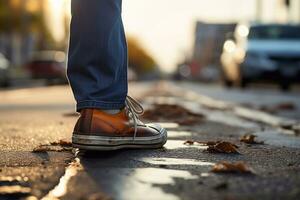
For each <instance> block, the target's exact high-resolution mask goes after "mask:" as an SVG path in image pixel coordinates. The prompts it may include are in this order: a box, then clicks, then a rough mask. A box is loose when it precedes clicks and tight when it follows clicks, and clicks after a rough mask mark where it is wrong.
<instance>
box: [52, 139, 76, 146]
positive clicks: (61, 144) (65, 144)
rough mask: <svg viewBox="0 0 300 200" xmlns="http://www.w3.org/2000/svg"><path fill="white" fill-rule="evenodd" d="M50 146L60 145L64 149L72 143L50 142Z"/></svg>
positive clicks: (63, 141) (62, 141) (64, 141)
mask: <svg viewBox="0 0 300 200" xmlns="http://www.w3.org/2000/svg"><path fill="white" fill-rule="evenodd" d="M50 144H51V145H60V146H64V147H72V142H71V141H68V140H59V141H58V142H51V143H50Z"/></svg>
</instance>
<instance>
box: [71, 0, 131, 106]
mask: <svg viewBox="0 0 300 200" xmlns="http://www.w3.org/2000/svg"><path fill="white" fill-rule="evenodd" d="M121 7H122V0H72V21H71V30H70V44H69V54H68V68H67V75H68V79H69V82H70V85H71V88H72V91H73V93H74V97H75V99H76V102H77V106H76V108H77V111H80V110H81V109H83V108H98V109H103V110H106V109H120V108H123V107H124V104H125V99H126V96H127V91H128V86H127V61H128V58H127V57H128V55H127V43H126V38H125V33H124V28H123V23H122V18H121V9H122V8H121Z"/></svg>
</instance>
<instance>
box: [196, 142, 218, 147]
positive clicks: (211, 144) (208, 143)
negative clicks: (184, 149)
mask: <svg viewBox="0 0 300 200" xmlns="http://www.w3.org/2000/svg"><path fill="white" fill-rule="evenodd" d="M220 142H221V141H208V142H201V141H197V143H199V144H201V145H206V146H213V145H216V144H218V143H220Z"/></svg>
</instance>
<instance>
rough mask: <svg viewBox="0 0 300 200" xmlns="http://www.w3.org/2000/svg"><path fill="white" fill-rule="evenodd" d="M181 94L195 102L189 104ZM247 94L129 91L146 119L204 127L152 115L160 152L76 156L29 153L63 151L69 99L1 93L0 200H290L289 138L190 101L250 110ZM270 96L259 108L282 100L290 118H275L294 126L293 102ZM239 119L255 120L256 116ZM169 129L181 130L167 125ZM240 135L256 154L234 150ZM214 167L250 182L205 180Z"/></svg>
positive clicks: (165, 87)
mask: <svg viewBox="0 0 300 200" xmlns="http://www.w3.org/2000/svg"><path fill="white" fill-rule="evenodd" d="M199 88H200V89H199ZM189 91H193V92H194V93H195V95H194V96H193V98H189V94H188V93H187V92H189ZM205 91H209V92H210V93H209V94H208V93H206V92H205ZM233 92H234V94H235V96H234V95H232V93H233ZM255 92H256V91H255V89H251V91H225V90H221V89H220V88H219V87H215V86H208V85H199V84H198V83H180V84H178V83H173V82H159V83H154V82H148V83H132V84H131V85H130V93H133V94H134V95H133V96H134V97H136V98H138V99H139V100H140V101H142V102H143V104H144V105H145V108H146V109H148V110H151V109H152V108H153V106H154V105H157V104H167V105H169V104H175V105H178V106H179V107H180V108H184V109H187V110H189V111H190V112H192V113H197V114H199V115H203V119H201V120H198V121H193V120H187V119H182V118H181V116H180V115H178V116H176V117H175V118H172V119H168V118H165V117H164V116H163V115H160V116H155V110H154V119H155V121H154V122H159V123H161V124H162V125H163V126H164V127H166V128H167V129H168V132H169V141H168V142H167V144H166V145H165V147H164V148H163V149H157V150H122V151H115V152H82V151H78V150H76V149H73V150H70V149H65V150H64V149H62V150H61V151H56V149H55V148H54V149H48V150H47V149H46V151H41V152H38V153H34V152H32V151H33V149H34V148H36V147H38V146H39V145H49V146H51V144H50V143H51V142H59V141H60V140H64V141H70V138H71V133H72V129H73V126H74V123H75V122H76V119H77V117H78V116H77V115H76V114H75V113H74V101H73V97H72V94H71V90H70V89H69V88H68V87H67V86H53V87H40V88H31V89H15V90H7V91H0V99H1V102H0V199H9V200H10V199H27V200H34V199H46V200H47V199H71V200H73V199H74V200H76V199H87V200H95V199H120V200H122V199H126V200H127V199H128V200H131V199H162V200H164V199H166V200H169V199H170V200H177V199H193V200H194V199H224V200H225V199H233V200H234V199H239V200H240V199H299V197H300V187H299V185H300V149H299V148H300V138H299V136H297V135H296V133H294V132H293V131H290V130H289V131H287V130H285V129H284V128H282V127H276V126H272V125H270V124H267V123H262V122H259V121H256V120H249V119H246V118H243V117H241V116H238V115H236V113H234V112H232V110H230V109H228V110H227V109H220V106H219V104H218V105H215V108H212V107H213V106H214V103H213V101H210V99H206V101H210V102H207V103H205V102H204V101H197V100H196V99H197V98H203V94H204V95H207V96H209V97H211V98H214V99H218V100H222V101H223V100H224V101H229V102H232V103H234V104H235V103H239V104H241V103H249V101H250V102H251V103H252V104H256V102H258V104H259V103H261V102H260V99H259V94H260V93H261V90H259V91H258V92H257V93H255ZM271 93H272V95H269V96H268V93H264V96H262V99H264V100H262V101H264V102H267V100H266V99H268V98H269V99H273V101H272V102H273V103H274V104H276V103H280V102H282V101H284V102H286V101H287V99H286V98H287V97H286V96H288V97H289V98H290V99H288V101H292V100H293V102H294V103H295V104H296V106H297V108H296V109H293V110H290V113H291V114H289V113H288V112H287V111H284V112H278V113H279V114H278V115H279V116H280V117H286V116H287V117H288V118H289V119H291V118H293V119H295V120H298V118H297V116H299V113H298V109H299V107H298V103H299V102H297V101H296V100H294V98H299V97H300V94H297V93H293V94H291V95H289V94H282V93H276V92H271ZM197 94H199V96H197ZM216 94H219V95H220V96H222V98H218V97H216V96H214V95H216ZM221 94H222V95H221ZM226 95H227V96H226ZM233 96H234V97H233ZM252 96H253V100H251V97H252ZM284 96H285V97H284ZM290 96H291V97H290ZM246 97H247V98H246ZM231 99H234V100H231ZM291 99H292V100H291ZM201 102H202V103H203V104H202V103H201ZM208 104H210V106H209V107H208V106H207V105H208ZM211 104H212V105H211ZM216 104H217V103H216ZM248 109H250V111H252V110H253V115H254V116H255V114H256V112H257V111H256V110H255V109H251V108H249V107H248ZM280 113H285V114H280ZM155 117H157V118H155ZM191 119H192V118H191ZM145 120H146V121H151V120H149V119H145ZM178 120H181V122H182V124H181V125H179V124H178V123H175V121H178ZM249 133H251V134H254V135H257V136H258V137H257V140H259V141H264V144H261V145H254V144H251V145H250V144H245V143H242V142H240V138H241V137H242V136H243V135H244V134H249ZM187 140H192V141H202V142H207V141H227V142H231V143H234V144H236V145H237V146H238V147H239V148H238V151H239V154H223V153H220V154H216V153H209V152H208V151H206V148H207V146H203V145H198V144H194V145H185V144H184V142H185V141H187ZM221 161H228V162H237V161H243V162H244V163H245V164H246V165H248V166H249V167H251V169H252V170H253V174H242V173H213V172H211V169H212V167H213V166H214V165H215V164H216V163H218V162H221Z"/></svg>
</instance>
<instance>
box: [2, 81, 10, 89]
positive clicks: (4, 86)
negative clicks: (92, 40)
mask: <svg viewBox="0 0 300 200" xmlns="http://www.w3.org/2000/svg"><path fill="white" fill-rule="evenodd" d="M9 86H10V82H9V81H8V80H4V81H3V82H1V83H0V87H3V88H7V87H9Z"/></svg>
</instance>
